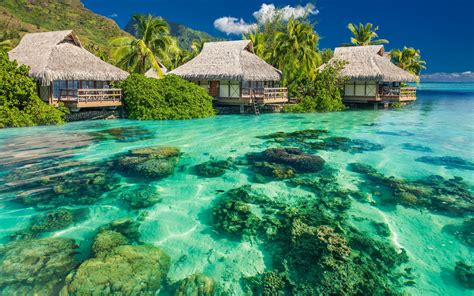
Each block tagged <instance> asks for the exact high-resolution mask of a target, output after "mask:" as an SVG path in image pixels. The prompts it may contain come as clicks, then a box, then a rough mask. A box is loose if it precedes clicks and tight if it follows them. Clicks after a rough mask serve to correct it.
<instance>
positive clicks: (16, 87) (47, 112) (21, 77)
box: [0, 50, 65, 127]
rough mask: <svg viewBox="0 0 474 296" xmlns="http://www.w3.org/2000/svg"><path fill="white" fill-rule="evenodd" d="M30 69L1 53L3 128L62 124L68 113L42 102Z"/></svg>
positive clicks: (0, 82) (0, 78)
mask: <svg viewBox="0 0 474 296" xmlns="http://www.w3.org/2000/svg"><path fill="white" fill-rule="evenodd" d="M28 72H29V68H28V67H26V66H18V64H17V63H16V61H10V60H9V58H8V55H7V53H6V52H5V51H3V50H0V127H22V126H32V125H51V124H60V123H63V122H64V120H63V116H64V114H65V111H64V109H63V108H59V109H58V108H55V107H53V106H50V105H48V104H47V103H45V102H43V101H42V100H41V99H40V98H39V97H38V94H37V86H36V82H35V81H34V80H33V79H31V78H30V77H28Z"/></svg>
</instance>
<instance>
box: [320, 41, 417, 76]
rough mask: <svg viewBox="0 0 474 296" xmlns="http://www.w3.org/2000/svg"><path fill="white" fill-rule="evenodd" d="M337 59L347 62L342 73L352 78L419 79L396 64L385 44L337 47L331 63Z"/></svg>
mask: <svg viewBox="0 0 474 296" xmlns="http://www.w3.org/2000/svg"><path fill="white" fill-rule="evenodd" d="M335 60H342V61H346V62H347V64H346V65H345V67H344V69H343V70H342V73H341V74H342V75H343V76H345V77H347V78H349V79H350V80H375V81H387V82H402V81H403V82H413V81H417V79H418V78H417V76H415V75H413V74H410V73H408V72H407V71H405V70H403V69H401V68H399V67H397V66H396V65H394V64H393V63H392V62H391V61H390V57H389V56H388V55H387V54H385V50H384V47H383V45H367V46H348V47H337V48H336V49H335V50H334V56H333V58H332V59H331V60H330V61H329V63H331V62H332V61H335Z"/></svg>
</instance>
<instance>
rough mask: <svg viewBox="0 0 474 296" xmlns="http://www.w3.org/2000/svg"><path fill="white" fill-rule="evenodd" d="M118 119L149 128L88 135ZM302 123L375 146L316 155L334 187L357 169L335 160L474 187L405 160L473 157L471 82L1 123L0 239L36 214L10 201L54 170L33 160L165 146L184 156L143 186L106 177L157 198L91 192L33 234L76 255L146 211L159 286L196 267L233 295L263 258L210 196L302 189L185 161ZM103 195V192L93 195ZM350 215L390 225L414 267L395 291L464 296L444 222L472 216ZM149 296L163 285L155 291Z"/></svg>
mask: <svg viewBox="0 0 474 296" xmlns="http://www.w3.org/2000/svg"><path fill="white" fill-rule="evenodd" d="M118 127H137V128H142V129H144V131H149V132H148V133H146V132H145V133H144V134H143V135H140V132H139V131H140V130H137V129H135V130H132V131H131V132H130V133H129V134H125V135H121V136H119V137H118V138H114V137H104V136H103V135H102V136H98V135H97V134H96V132H98V131H103V130H106V129H110V128H118ZM306 129H319V130H327V131H329V134H330V136H341V137H347V138H350V139H363V140H367V141H370V142H371V143H376V144H380V145H382V146H383V149H381V150H375V151H366V152H364V153H350V152H345V151H341V150H320V151H319V152H318V153H317V154H318V155H319V156H321V157H322V158H323V159H324V160H325V161H326V165H327V166H331V167H333V168H335V169H337V170H338V174H337V181H338V182H339V185H340V186H341V187H342V188H348V189H354V190H358V188H359V187H358V185H359V183H360V181H361V177H360V176H359V175H358V174H355V173H353V172H350V171H348V170H347V167H346V166H347V165H348V164H349V163H354V162H359V163H364V164H368V165H371V166H373V167H374V168H376V169H377V170H378V171H379V172H380V173H382V174H384V175H386V176H396V177H397V178H401V179H406V180H416V179H420V178H424V177H427V176H429V175H439V176H442V177H444V178H445V179H451V178H453V177H455V176H458V177H461V178H463V180H464V182H466V183H467V184H468V185H469V186H470V190H471V192H472V190H473V188H474V178H473V177H474V175H473V174H474V171H473V170H470V169H468V168H459V167H453V166H450V165H444V166H443V165H433V164H430V163H424V162H420V161H415V160H416V159H418V158H420V157H424V156H430V157H444V156H450V157H458V158H461V159H462V160H464V161H466V162H470V163H473V162H474V84H422V85H421V87H420V91H419V94H418V101H417V102H416V103H415V104H413V105H411V106H408V107H405V108H403V109H401V110H378V111H374V110H357V111H347V112H338V113H327V114H298V115H293V114H263V115H261V116H259V117H257V116H239V115H229V116H217V117H215V118H211V119H200V120H192V121H163V122H158V121H145V122H138V121H130V120H112V121H90V122H78V123H70V124H66V125H64V126H59V127H35V128H22V129H5V130H0V179H2V181H0V182H1V183H0V225H1V227H0V243H1V244H6V243H7V242H8V240H9V239H8V237H9V236H10V235H12V234H13V233H15V232H16V231H19V230H22V229H24V228H25V227H27V226H28V223H29V220H30V219H31V217H33V216H34V215H35V214H37V213H38V209H35V208H34V207H32V206H25V205H21V204H18V203H16V202H15V198H16V196H17V195H18V194H20V195H21V194H24V193H25V191H27V190H29V188H28V187H27V186H28V184H30V183H31V182H32V181H33V180H35V178H38V177H40V176H41V177H45V176H48V175H51V174H53V173H54V174H56V173H58V170H55V171H54V172H53V171H52V170H51V171H48V169H47V168H48V167H50V166H48V165H47V166H40V164H41V163H45V162H47V161H51V162H52V164H51V165H52V166H61V165H64V166H70V167H69V168H67V167H66V168H61V169H59V171H61V172H64V171H66V170H68V169H71V170H80V169H81V168H83V167H87V165H88V164H90V163H93V162H98V161H102V160H104V159H109V158H112V157H114V156H115V155H117V154H120V153H124V152H127V151H128V150H130V149H133V148H138V147H148V146H154V145H160V146H175V147H178V148H179V149H180V150H181V152H182V153H183V155H182V156H181V158H180V161H179V164H178V167H177V168H176V169H175V172H174V174H173V175H172V176H170V177H167V178H164V179H161V180H158V181H153V182H150V181H146V180H140V179H136V178H134V179H132V178H127V177H125V176H122V175H120V174H117V177H116V179H113V182H115V183H116V185H118V186H121V187H119V188H118V189H114V190H121V189H120V188H123V187H125V186H128V185H132V184H134V183H137V182H138V183H141V182H146V183H150V184H152V185H153V186H155V187H156V188H157V190H158V191H159V192H160V194H161V197H162V201H161V202H159V203H157V204H155V205H153V206H152V207H150V208H147V209H144V210H140V211H132V210H128V209H127V208H126V207H123V206H122V205H121V204H120V203H118V202H117V203H114V202H103V201H102V200H101V201H100V202H97V203H94V204H93V205H79V206H80V207H87V208H89V209H90V212H89V215H88V216H87V218H86V219H85V220H82V221H81V222H78V223H76V224H74V225H73V226H69V227H67V228H65V229H61V230H58V231H55V232H46V233H42V234H41V235H40V237H50V236H52V237H54V236H59V237H66V238H73V239H75V241H76V244H78V245H79V255H78V256H79V257H81V259H85V258H86V257H88V252H89V248H90V245H91V240H92V238H93V236H94V235H95V233H96V231H97V229H98V228H99V227H100V226H102V225H104V224H107V223H109V222H110V221H112V220H114V219H117V218H121V217H127V216H128V217H136V216H137V215H138V214H139V212H142V211H147V212H148V215H147V216H146V218H145V219H144V221H143V222H142V223H141V226H140V229H139V230H140V234H141V240H142V241H143V242H144V243H148V244H152V245H155V246H159V247H161V248H162V249H163V250H164V251H165V252H166V253H168V255H169V256H170V257H171V268H170V271H169V273H168V276H167V277H168V279H167V281H168V282H169V283H174V282H176V281H179V280H181V279H184V278H186V277H187V276H190V275H192V274H194V273H203V274H205V275H207V276H209V277H211V278H213V279H214V280H215V281H216V282H217V283H218V284H219V285H221V286H222V287H223V289H224V290H226V291H227V292H229V293H230V294H235V295H240V294H242V293H243V290H242V287H241V281H240V280H241V279H242V278H243V277H252V276H255V275H257V274H258V273H262V272H263V271H265V270H266V269H267V268H269V267H270V266H269V265H270V263H269V260H268V254H267V251H266V249H265V247H264V246H262V244H259V243H258V242H255V241H248V240H236V239H229V238H228V237H227V236H225V235H222V234H220V233H218V232H216V231H215V230H214V229H213V227H212V219H211V209H212V206H213V204H214V203H215V201H216V200H217V199H219V198H220V196H221V195H222V193H221V192H224V191H228V190H230V189H232V188H236V187H239V186H242V185H246V184H252V187H253V188H254V189H256V190H257V191H259V192H261V193H264V194H266V195H267V196H269V197H275V198H281V197H282V196H291V198H289V199H288V202H291V199H294V198H298V197H301V196H306V195H309V194H311V193H310V192H309V191H306V190H304V189H303V188H300V187H299V188H295V187H291V186H288V184H287V183H286V182H284V181H282V180H280V181H279V180H275V181H273V182H269V183H254V179H253V178H252V175H251V174H250V173H249V171H248V169H247V168H245V167H242V166H239V167H238V168H237V169H235V170H230V171H228V172H227V173H226V174H224V175H223V176H221V177H218V178H203V177H198V176H197V175H196V174H195V172H194V171H193V166H194V165H196V164H200V163H203V162H205V161H208V160H209V159H210V158H211V157H213V158H215V159H227V158H229V157H232V158H239V157H242V156H244V155H245V154H246V153H249V152H260V151H262V150H264V149H266V148H269V147H272V146H273V144H271V143H268V142H267V141H265V140H263V139H259V138H256V137H257V136H262V135H267V134H270V133H274V132H278V131H285V132H292V131H299V130H306ZM75 162H80V165H75V164H74V163H75ZM18 168H26V169H25V170H22V171H20V172H21V173H20V174H19V176H17V178H16V179H15V182H17V184H19V185H17V187H15V188H14V190H13V189H12V182H8V181H6V178H7V176H8V175H9V174H11V172H13V171H15V170H18ZM50 168H51V167H50ZM79 174H81V173H80V172H79ZM77 194H78V195H80V194H82V192H77ZM103 194H104V195H108V194H112V193H110V192H108V191H104V192H103ZM105 200H107V199H105ZM349 215H350V216H351V217H352V218H353V219H351V222H350V223H352V225H354V226H356V227H358V228H359V229H361V230H364V231H368V232H369V233H370V232H374V229H372V228H370V227H368V226H367V225H366V224H364V223H362V222H360V221H364V220H361V219H359V218H367V219H370V220H374V221H376V222H385V223H386V224H387V225H388V227H389V229H390V232H391V233H390V236H389V238H387V239H388V240H390V242H391V243H392V244H393V245H394V246H395V247H396V248H399V249H401V248H404V249H405V250H406V251H407V254H408V256H409V262H408V263H407V264H406V265H407V266H409V267H410V268H413V272H414V275H415V279H414V281H415V284H414V285H413V286H406V287H404V288H402V289H403V290H404V291H406V292H408V293H410V294H414V295H472V290H471V291H470V290H467V289H466V288H464V287H463V286H462V285H461V284H460V283H459V282H458V281H457V280H456V278H455V277H454V266H455V262H456V261H460V260H462V261H464V262H466V263H469V264H471V265H472V264H473V263H474V257H473V252H472V251H473V250H472V247H469V246H468V245H466V244H463V243H462V242H460V241H459V240H458V239H457V238H456V237H455V236H453V235H452V234H450V233H448V232H447V231H445V229H444V227H445V226H446V225H450V224H461V223H462V222H463V221H464V220H465V219H467V218H469V217H472V213H468V214H466V215H464V217H460V216H456V215H446V214H444V213H437V212H436V211H429V210H426V209H419V208H411V207H406V206H402V205H396V206H393V207H385V206H375V205H372V204H369V203H362V202H360V201H357V200H353V201H352V206H351V209H350V210H349ZM0 288H1V287H0ZM160 293H161V294H167V293H168V291H166V289H163V290H162V291H161V292H160Z"/></svg>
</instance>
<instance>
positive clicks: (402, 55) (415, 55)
mask: <svg viewBox="0 0 474 296" xmlns="http://www.w3.org/2000/svg"><path fill="white" fill-rule="evenodd" d="M390 58H391V60H392V62H393V63H394V64H395V65H397V66H398V67H400V68H402V69H404V70H406V71H408V72H410V73H412V74H415V75H420V72H421V70H423V69H426V66H425V65H426V62H425V61H424V60H422V59H421V53H420V50H419V49H414V48H413V47H404V48H403V49H402V50H400V49H393V50H392V51H391V52H390Z"/></svg>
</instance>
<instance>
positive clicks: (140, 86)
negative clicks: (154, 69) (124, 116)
mask: <svg viewBox="0 0 474 296" xmlns="http://www.w3.org/2000/svg"><path fill="white" fill-rule="evenodd" d="M121 87H122V91H123V94H124V104H125V110H126V111H127V113H128V117H129V118H131V119H140V120H166V119H192V118H203V117H209V116H213V115H214V114H215V112H214V110H213V109H212V97H210V96H209V95H208V94H207V92H206V91H205V90H204V89H203V88H201V87H199V86H196V85H195V84H193V83H191V82H188V81H186V80H184V79H181V78H179V77H178V76H175V75H166V76H165V77H164V78H162V79H153V78H146V77H144V76H143V75H138V74H132V75H130V76H129V77H128V78H127V79H126V80H125V81H124V82H123V83H122V84H121Z"/></svg>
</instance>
